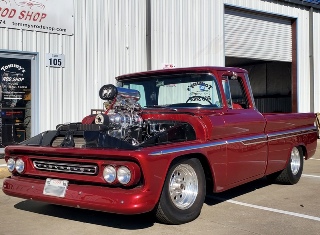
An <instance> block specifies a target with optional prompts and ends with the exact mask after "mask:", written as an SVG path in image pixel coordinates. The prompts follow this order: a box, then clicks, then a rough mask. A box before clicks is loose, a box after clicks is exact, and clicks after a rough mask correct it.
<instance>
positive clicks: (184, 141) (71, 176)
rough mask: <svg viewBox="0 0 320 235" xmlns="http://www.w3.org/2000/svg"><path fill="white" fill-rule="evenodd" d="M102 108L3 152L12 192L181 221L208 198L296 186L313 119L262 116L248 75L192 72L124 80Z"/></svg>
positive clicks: (105, 94) (108, 91) (313, 138)
mask: <svg viewBox="0 0 320 235" xmlns="http://www.w3.org/2000/svg"><path fill="white" fill-rule="evenodd" d="M116 80H117V86H114V85H111V84H109V85H104V86H102V88H101V89H100V91H99V96H100V98H101V99H102V100H104V107H105V109H104V110H103V111H102V112H101V113H97V114H91V115H88V116H87V117H85V118H84V119H83V120H82V122H79V123H69V124H61V125H58V126H57V128H56V130H51V131H45V132H43V133H41V134H39V135H36V136H34V137H32V138H30V139H28V140H26V141H24V142H22V143H20V144H17V145H12V146H8V147H6V148H5V160H6V162H7V166H8V169H9V171H10V172H11V173H12V175H11V176H10V177H8V178H6V179H5V180H4V183H3V188H2V190H3V192H4V193H5V194H7V195H10V196H15V197H20V198H25V199H32V200H38V201H43V202H47V203H52V204H59V205H66V206H71V207H78V208H86V209H93V210H100V211H106V212H111V213H120V214H138V213H145V212H151V213H154V215H155V217H156V218H157V219H158V220H159V221H160V222H162V223H167V224H181V223H186V222H189V221H192V220H194V219H195V218H197V217H198V215H199V214H200V211H201V208H202V205H203V203H204V199H205V196H206V193H213V192H214V193H217V192H222V191H224V190H227V189H230V188H233V187H235V186H238V185H241V184H244V183H246V182H249V181H253V180H255V179H258V178H261V177H266V178H267V179H269V180H272V181H273V182H280V183H282V184H295V183H297V182H298V181H299V179H300V177H301V174H302V169H303V163H304V160H305V159H308V158H310V157H311V156H312V155H314V153H315V150H316V145H317V129H316V126H315V123H314V121H315V114H312V113H309V114H308V113H286V114H274V113H268V114H262V113H260V112H259V111H258V110H257V109H256V107H255V103H254V99H253V94H252V91H251V87H250V83H249V78H248V74H247V71H245V70H243V69H239V68H225V67H196V68H179V69H170V70H158V71H147V72H141V73H134V74H128V75H123V76H119V77H117V78H116Z"/></svg>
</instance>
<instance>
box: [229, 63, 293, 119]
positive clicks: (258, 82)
mask: <svg viewBox="0 0 320 235" xmlns="http://www.w3.org/2000/svg"><path fill="white" fill-rule="evenodd" d="M225 63H226V66H232V67H241V68H244V69H246V70H247V71H248V73H249V78H250V83H251V87H252V92H253V96H254V98H255V103H256V107H257V109H258V110H259V111H260V112H262V113H272V112H277V113H279V112H282V113H287V112H292V111H293V110H292V81H291V80H292V63H291V62H281V61H264V60H252V59H246V58H236V57H226V60H225Z"/></svg>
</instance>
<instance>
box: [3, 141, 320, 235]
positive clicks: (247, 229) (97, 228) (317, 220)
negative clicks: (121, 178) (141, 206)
mask: <svg viewBox="0 0 320 235" xmlns="http://www.w3.org/2000/svg"><path fill="white" fill-rule="evenodd" d="M4 164H5V162H4V160H3V159H0V185H2V182H3V177H6V176H7V175H9V173H8V172H7V170H6V168H5V167H4V166H3V165H4ZM0 212H1V213H0V234H1V235H2V234H6V235H7V234H9V235H10V234H19V235H23V234H33V235H43V234H50V235H51V234H60V235H64V234H112V233H114V234H142V235H143V234H151V235H152V234H237V235H241V234H310V235H311V234H320V140H318V150H317V153H316V155H315V156H314V157H313V158H312V159H310V160H308V161H305V165H304V172H303V176H302V178H301V180H300V181H299V182H298V184H296V185H293V186H289V185H277V184H269V183H267V181H266V180H265V179H261V180H257V181H254V182H252V183H248V184H246V185H243V186H240V187H237V188H235V189H232V190H229V191H227V192H224V193H220V194H212V195H209V196H208V197H207V199H206V203H205V205H204V206H203V209H202V212H201V215H200V216H199V218H198V219H196V220H195V221H192V222H190V223H187V224H183V225H175V226H169V225H163V224H159V223H157V222H155V221H154V220H153V219H152V217H151V216H150V215H149V214H144V215H135V216H124V215H115V214H109V213H104V212H97V211H89V210H83V209H76V208H68V207H62V206H55V205H49V204H46V203H41V202H35V201H31V200H23V199H19V198H13V197H9V196H6V195H4V194H3V192H2V191H0Z"/></svg>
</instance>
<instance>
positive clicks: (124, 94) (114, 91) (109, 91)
mask: <svg viewBox="0 0 320 235" xmlns="http://www.w3.org/2000/svg"><path fill="white" fill-rule="evenodd" d="M99 96H100V98H101V99H102V100H114V99H115V98H116V97H117V96H119V97H121V98H124V99H133V100H135V101H138V100H139V99H140V92H139V91H137V90H133V89H128V88H123V87H116V86H114V85H112V84H108V85H104V86H102V87H101V88H100V91H99Z"/></svg>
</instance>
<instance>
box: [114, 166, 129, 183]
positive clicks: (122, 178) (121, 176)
mask: <svg viewBox="0 0 320 235" xmlns="http://www.w3.org/2000/svg"><path fill="white" fill-rule="evenodd" d="M117 179H118V181H119V182H120V183H121V184H127V183H129V182H130V180H131V172H130V170H129V169H128V168H127V167H125V166H121V167H119V168H118V170H117Z"/></svg>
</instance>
